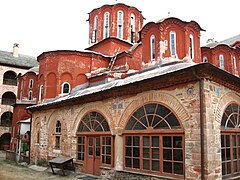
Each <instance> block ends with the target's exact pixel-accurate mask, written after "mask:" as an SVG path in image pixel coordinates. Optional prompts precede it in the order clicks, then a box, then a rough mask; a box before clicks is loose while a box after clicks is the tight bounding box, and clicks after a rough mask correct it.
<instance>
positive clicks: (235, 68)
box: [233, 56, 237, 74]
mask: <svg viewBox="0 0 240 180" xmlns="http://www.w3.org/2000/svg"><path fill="white" fill-rule="evenodd" d="M233 71H234V72H233V73H234V74H236V72H237V62H236V56H233Z"/></svg>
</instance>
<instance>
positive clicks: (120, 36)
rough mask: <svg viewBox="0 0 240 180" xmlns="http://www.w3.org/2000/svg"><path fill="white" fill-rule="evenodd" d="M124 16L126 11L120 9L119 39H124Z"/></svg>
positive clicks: (118, 14)
mask: <svg viewBox="0 0 240 180" xmlns="http://www.w3.org/2000/svg"><path fill="white" fill-rule="evenodd" d="M123 18H124V13H123V11H122V10H119V11H118V12H117V37H118V38H119V39H123V29H124V27H123Z"/></svg>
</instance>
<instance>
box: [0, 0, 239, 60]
mask: <svg viewBox="0 0 240 180" xmlns="http://www.w3.org/2000/svg"><path fill="white" fill-rule="evenodd" d="M115 3H125V4H127V5H130V6H135V7H136V8H138V9H139V10H140V11H142V14H143V16H144V17H145V18H146V20H145V22H144V24H146V23H147V22H149V21H154V22H156V21H157V20H159V19H161V18H164V17H167V15H168V12H170V16H174V17H177V18H179V19H181V20H183V21H190V20H194V21H196V22H197V23H199V25H200V26H201V27H202V28H203V29H205V30H206V32H202V33H201V45H204V44H206V43H205V42H206V40H207V39H208V38H214V39H215V40H216V41H221V40H224V39H227V38H229V37H232V36H235V35H237V34H240V21H239V8H240V1H239V0H228V1H226V0H201V1H200V0H198V1H196V0H195V1H194V0H117V1H116V0H1V1H0V20H1V21H0V23H1V26H0V50H4V51H12V47H13V44H14V43H19V47H20V50H19V51H20V53H21V54H26V55H32V56H36V57H37V56H38V55H40V54H41V53H42V52H45V51H52V50H61V49H66V50H83V49H85V48H87V47H88V22H87V21H86V20H87V19H88V13H89V12H90V11H91V10H92V9H94V8H97V7H100V6H102V5H104V4H115Z"/></svg>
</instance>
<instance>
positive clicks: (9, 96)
mask: <svg viewBox="0 0 240 180" xmlns="http://www.w3.org/2000/svg"><path fill="white" fill-rule="evenodd" d="M15 103H16V95H15V94H14V93H13V92H5V93H4V94H3V95H2V104H4V105H13V104H15Z"/></svg>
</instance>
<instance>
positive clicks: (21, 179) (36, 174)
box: [0, 151, 102, 180]
mask: <svg viewBox="0 0 240 180" xmlns="http://www.w3.org/2000/svg"><path fill="white" fill-rule="evenodd" d="M54 171H55V173H56V174H55V175H53V173H52V170H51V168H50V167H42V166H36V165H27V164H26V163H20V164H16V163H15V162H13V161H9V160H6V153H5V151H0V179H1V180H27V179H33V180H59V179H61V180H62V179H63V180H67V179H69V180H70V179H72V180H96V179H102V178H99V177H96V176H92V175H87V174H81V173H75V172H73V171H68V170H66V171H65V170H64V171H65V173H66V176H62V172H61V170H60V169H58V168H54Z"/></svg>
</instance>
